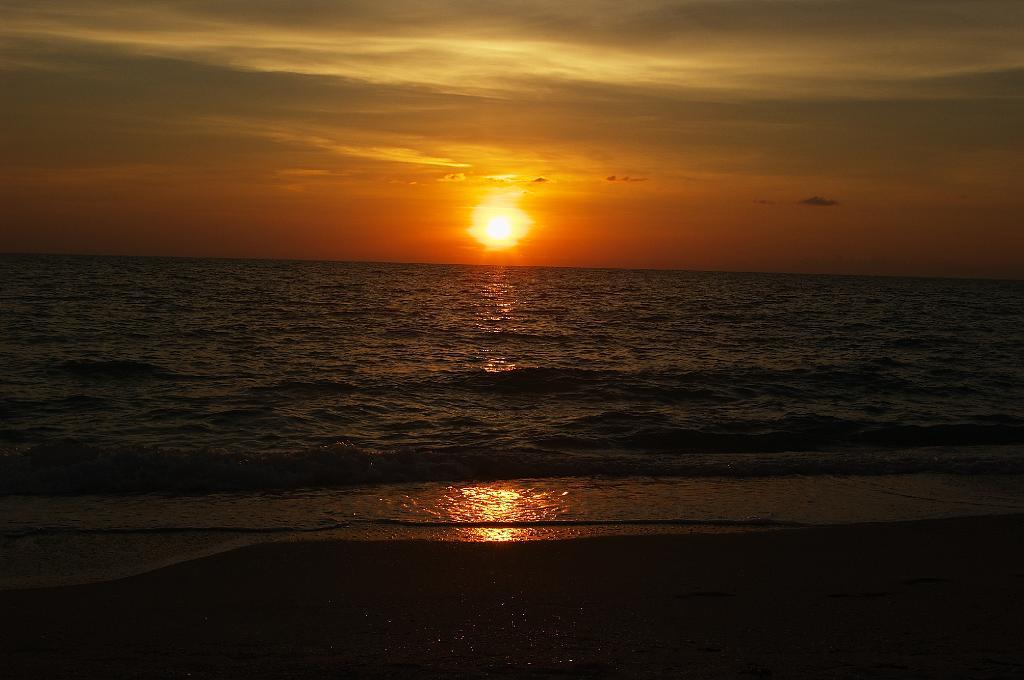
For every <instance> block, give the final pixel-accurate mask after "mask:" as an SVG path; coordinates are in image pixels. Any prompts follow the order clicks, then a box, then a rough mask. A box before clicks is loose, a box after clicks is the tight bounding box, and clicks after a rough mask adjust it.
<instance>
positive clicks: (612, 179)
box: [605, 175, 647, 182]
mask: <svg viewBox="0 0 1024 680" xmlns="http://www.w3.org/2000/svg"><path fill="white" fill-rule="evenodd" d="M605 181H608V182H646V181H647V178H646V177H630V176H629V175H624V176H622V177H619V176H618V175H608V176H607V177H605Z"/></svg>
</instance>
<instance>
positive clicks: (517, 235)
mask: <svg viewBox="0 0 1024 680" xmlns="http://www.w3.org/2000/svg"><path fill="white" fill-rule="evenodd" d="M521 196H522V193H521V192H500V193H493V194H491V195H489V196H487V197H486V198H485V199H484V200H483V201H482V202H481V203H480V204H479V205H478V206H477V207H476V208H474V209H473V226H472V227H470V229H469V233H470V234H472V236H473V238H475V239H476V240H477V241H479V242H480V243H481V244H482V245H483V246H484V247H485V248H487V249H488V250H504V249H507V248H512V247H513V246H515V245H516V244H517V243H519V241H520V240H521V239H522V238H523V237H524V236H526V233H527V231H529V226H530V224H531V223H532V222H533V220H531V219H530V217H529V215H527V214H526V213H525V212H523V211H522V209H520V208H519V206H518V203H519V199H520V198H521Z"/></svg>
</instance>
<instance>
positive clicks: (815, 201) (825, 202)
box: [798, 196, 839, 208]
mask: <svg viewBox="0 0 1024 680" xmlns="http://www.w3.org/2000/svg"><path fill="white" fill-rule="evenodd" d="M798 203H799V204H800V205H812V206H817V207H820V208H828V207H829V206H833V205H839V201H834V200H832V199H831V198H824V197H822V196H811V197H810V198H805V199H804V200H802V201H798Z"/></svg>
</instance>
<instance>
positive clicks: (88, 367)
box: [58, 359, 179, 378]
mask: <svg viewBox="0 0 1024 680" xmlns="http://www.w3.org/2000/svg"><path fill="white" fill-rule="evenodd" d="M58 368H60V369H61V370H63V371H65V372H67V373H71V374H74V375H77V376H81V377H85V378H139V377H172V376H173V377H179V376H178V375H177V374H176V373H175V372H174V371H170V370H168V369H166V368H163V367H161V366H158V365H156V364H151V363H149V362H146V361H134V360H129V359H109V360H98V359H73V360H70V361H65V362H63V363H61V364H59V366H58Z"/></svg>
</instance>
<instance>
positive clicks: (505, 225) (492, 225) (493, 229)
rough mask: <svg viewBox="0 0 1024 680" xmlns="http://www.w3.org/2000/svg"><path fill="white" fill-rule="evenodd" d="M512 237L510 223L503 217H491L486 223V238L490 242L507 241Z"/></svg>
mask: <svg viewBox="0 0 1024 680" xmlns="http://www.w3.org/2000/svg"><path fill="white" fill-rule="evenodd" d="M511 235H512V223H511V222H510V221H509V219H508V218H507V217H505V216H504V215H498V216H497V217H492V218H491V221H490V222H488V223H487V238H488V239H490V240H491V241H507V240H508V238H509V237H510V236H511Z"/></svg>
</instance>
